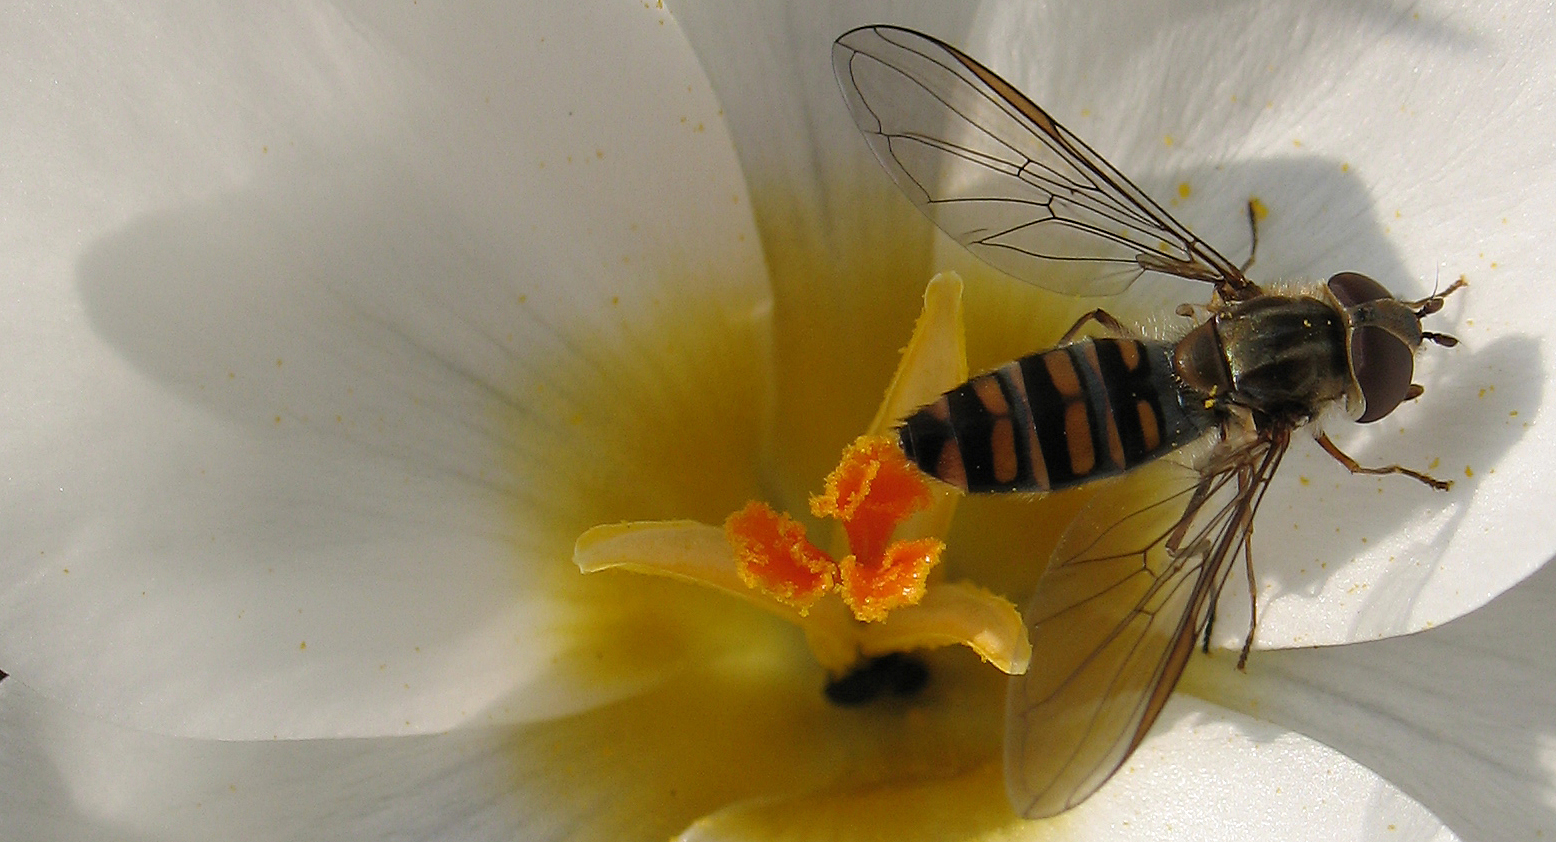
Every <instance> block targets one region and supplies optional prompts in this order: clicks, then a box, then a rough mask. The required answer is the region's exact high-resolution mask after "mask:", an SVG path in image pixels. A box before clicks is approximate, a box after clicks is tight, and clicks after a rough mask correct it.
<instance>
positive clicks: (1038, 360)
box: [898, 339, 1215, 492]
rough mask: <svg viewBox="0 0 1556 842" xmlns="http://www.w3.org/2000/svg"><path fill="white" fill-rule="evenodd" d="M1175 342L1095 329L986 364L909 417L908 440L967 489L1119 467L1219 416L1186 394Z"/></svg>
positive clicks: (1053, 481) (1048, 485) (1080, 478)
mask: <svg viewBox="0 0 1556 842" xmlns="http://www.w3.org/2000/svg"><path fill="white" fill-rule="evenodd" d="M1171 354H1172V346H1171V345H1166V344H1163V343H1156V342H1142V341H1138V340H1134V339H1088V340H1083V341H1080V342H1076V343H1074V344H1070V345H1065V346H1062V347H1059V348H1055V349H1053V350H1050V351H1044V352H1042V353H1038V354H1032V355H1030V356H1026V357H1022V358H1021V359H1019V360H1016V361H1014V362H1011V363H1007V364H1005V365H1004V366H1001V367H1000V368H998V369H995V370H994V371H991V372H988V373H987V374H980V375H978V376H977V377H974V378H973V379H971V380H969V381H968V382H966V383H964V384H962V385H961V386H958V387H957V388H955V389H952V390H951V391H949V392H947V393H945V394H944V395H943V396H941V398H940V399H939V400H937V401H936V402H934V403H932V404H930V405H928V406H926V407H923V408H922V409H920V410H918V411H917V412H915V413H913V414H912V415H910V416H908V418H907V419H906V420H904V421H903V423H902V426H901V427H900V428H899V431H898V434H899V436H900V439H901V443H902V449H903V451H904V452H906V453H907V454H908V457H909V458H910V459H912V460H913V461H914V462H915V463H917V464H918V465H919V467H921V468H923V469H924V470H925V471H927V472H928V473H930V474H933V475H934V476H936V477H939V478H940V479H941V480H943V481H945V482H948V483H950V484H952V485H955V486H958V487H960V488H964V489H966V490H968V491H974V492H986V491H1049V490H1052V489H1058V488H1067V487H1069V486H1072V485H1077V484H1079V483H1082V482H1086V481H1087V480H1091V479H1095V478H1097V477H1102V476H1107V475H1110V474H1117V473H1121V472H1123V471H1126V470H1128V469H1129V468H1132V467H1134V466H1135V465H1138V464H1140V463H1141V462H1145V461H1148V460H1150V459H1154V458H1156V457H1158V456H1161V455H1162V454H1164V453H1166V452H1168V451H1170V450H1173V449H1175V448H1178V447H1181V446H1183V445H1185V444H1187V443H1189V442H1190V441H1193V440H1194V439H1196V438H1199V437H1200V436H1201V435H1202V434H1203V433H1204V432H1205V431H1207V430H1209V429H1210V428H1211V427H1212V426H1214V424H1215V419H1214V418H1213V417H1212V416H1211V415H1210V413H1209V412H1208V411H1207V410H1206V409H1205V408H1204V406H1203V403H1202V402H1201V401H1199V400H1195V399H1190V400H1187V401H1185V400H1183V399H1181V395H1182V391H1181V387H1180V386H1179V385H1178V384H1177V383H1176V381H1174V379H1173V377H1172V374H1171V371H1172V368H1171Z"/></svg>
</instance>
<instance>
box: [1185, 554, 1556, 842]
mask: <svg viewBox="0 0 1556 842" xmlns="http://www.w3.org/2000/svg"><path fill="white" fill-rule="evenodd" d="M1553 600H1556V566H1553V565H1546V566H1545V567H1543V568H1541V569H1540V570H1538V571H1536V572H1535V573H1534V574H1533V575H1532V576H1530V577H1529V578H1528V579H1525V580H1524V581H1523V582H1520V583H1519V584H1518V585H1516V586H1515V587H1513V588H1512V589H1511V590H1509V591H1507V592H1505V593H1503V594H1501V595H1500V596H1498V597H1497V598H1495V599H1494V600H1492V601H1491V602H1490V603H1488V604H1487V605H1485V606H1484V607H1482V608H1480V609H1479V610H1477V611H1475V612H1473V613H1471V614H1469V615H1467V616H1464V617H1460V618H1459V619H1457V620H1454V621H1453V622H1452V623H1449V624H1447V625H1444V626H1440V627H1437V628H1433V629H1428V630H1426V631H1423V632H1418V633H1416V634H1413V635H1409V636H1405V637H1399V638H1393V639H1390V640H1380V641H1372V642H1366V643H1356V644H1351V645H1349V646H1343V647H1325V648H1316V649H1292V650H1286V651H1280V652H1260V653H1255V655H1254V656H1253V657H1252V658H1250V659H1249V662H1248V672H1247V674H1246V675H1243V674H1238V673H1236V672H1235V671H1233V670H1232V669H1230V668H1229V666H1228V662H1229V661H1230V660H1231V659H1227V658H1216V659H1207V658H1195V659H1193V660H1191V661H1190V671H1189V673H1188V674H1187V675H1186V677H1185V680H1184V686H1185V689H1188V690H1190V691H1191V692H1193V693H1195V694H1197V695H1202V696H1205V697H1206V698H1211V699H1215V700H1217V701H1219V702H1221V703H1223V704H1227V705H1230V706H1233V707H1236V708H1239V709H1242V710H1246V711H1248V712H1249V713H1251V714H1253V715H1255V716H1258V717H1260V718H1262V719H1267V720H1271V721H1273V722H1277V723H1280V724H1282V725H1284V726H1287V727H1290V728H1293V729H1296V730H1298V731H1301V732H1302V733H1305V734H1308V735H1311V736H1312V737H1314V738H1315V739H1318V740H1321V741H1323V742H1325V743H1327V744H1329V745H1331V746H1334V747H1335V748H1337V749H1339V750H1340V751H1343V752H1345V753H1346V754H1347V755H1349V756H1350V757H1352V758H1354V759H1356V760H1357V761H1358V762H1360V763H1363V764H1365V765H1367V766H1368V767H1370V768H1372V769H1373V770H1375V771H1377V772H1378V773H1379V774H1381V775H1383V776H1384V777H1386V778H1388V779H1389V780H1390V781H1392V782H1393V783H1394V784H1395V785H1396V786H1398V787H1399V788H1400V789H1401V790H1403V791H1404V792H1406V793H1408V794H1409V795H1411V796H1412V797H1414V798H1416V799H1418V800H1419V801H1420V802H1421V803H1422V804H1423V805H1425V806H1426V807H1428V808H1429V809H1431V810H1432V811H1433V812H1434V813H1436V814H1437V815H1438V816H1439V817H1440V818H1441V819H1442V820H1443V821H1444V822H1446V823H1447V824H1448V826H1450V827H1452V828H1453V829H1454V830H1456V831H1457V832H1458V833H1459V834H1460V835H1462V836H1464V838H1466V839H1510V840H1511V839H1533V838H1536V837H1537V836H1539V835H1541V834H1542V833H1544V834H1549V833H1550V832H1551V831H1552V830H1553V829H1556V750H1553V745H1552V738H1551V735H1552V734H1553V733H1556V720H1553V712H1552V707H1551V702H1550V700H1551V699H1552V698H1556V623H1553V620H1552V617H1551V611H1550V606H1551V605H1552V602H1553Z"/></svg>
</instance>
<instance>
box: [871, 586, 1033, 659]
mask: <svg viewBox="0 0 1556 842" xmlns="http://www.w3.org/2000/svg"><path fill="white" fill-rule="evenodd" d="M954 644H961V645H963V646H966V647H968V648H969V649H972V650H973V651H974V652H977V653H978V656H979V657H981V658H983V659H984V660H985V661H988V662H989V663H990V664H992V665H994V666H995V667H996V668H998V669H999V670H1001V671H1002V672H1006V673H1010V674H1012V675H1016V674H1020V673H1023V672H1026V669H1027V661H1028V660H1029V659H1030V658H1031V657H1032V644H1031V643H1029V642H1028V641H1027V629H1026V624H1025V623H1024V622H1022V620H1021V612H1019V611H1017V610H1016V606H1014V605H1012V604H1011V603H1010V601H1009V600H1007V599H1005V598H1003V597H1000V596H997V595H995V594H993V593H990V592H989V591H986V590H984V589H983V588H980V587H978V586H976V585H973V584H971V583H969V582H949V583H947V582H941V583H936V584H934V585H931V586H930V588H929V590H928V592H927V593H926V594H925V595H924V599H923V601H922V602H920V603H919V604H917V605H910V606H906V607H903V608H898V609H896V610H894V611H892V612H891V614H890V615H889V616H887V618H886V619H885V620H884V621H882V622H879V623H868V624H865V625H863V626H862V627H861V628H860V631H859V648H860V651H861V652H863V653H864V654H865V655H880V654H885V653H887V652H906V651H911V650H914V649H934V648H937V647H940V646H951V645H954Z"/></svg>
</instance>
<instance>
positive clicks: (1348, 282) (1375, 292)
mask: <svg viewBox="0 0 1556 842" xmlns="http://www.w3.org/2000/svg"><path fill="white" fill-rule="evenodd" d="M1329 291H1330V292H1331V293H1334V297H1335V298H1336V299H1338V300H1339V302H1340V306H1341V307H1344V308H1346V309H1350V308H1352V307H1355V306H1356V305H1358V304H1365V303H1367V302H1368V301H1377V300H1378V299H1380V298H1393V297H1394V295H1393V293H1391V292H1389V291H1388V290H1387V289H1385V288H1384V286H1383V285H1382V284H1380V283H1378V282H1377V281H1374V280H1373V279H1371V278H1369V277H1367V276H1366V275H1363V274H1360V273H1357V272H1341V273H1339V274H1338V275H1335V276H1334V277H1332V278H1330V279H1329Z"/></svg>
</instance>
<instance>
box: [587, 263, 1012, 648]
mask: <svg viewBox="0 0 1556 842" xmlns="http://www.w3.org/2000/svg"><path fill="white" fill-rule="evenodd" d="M961 294H962V282H961V280H960V279H959V278H957V277H956V276H955V275H951V274H944V275H940V276H937V277H936V278H935V279H933V280H932V281H930V283H929V286H928V288H927V289H926V290H925V293H924V310H923V312H922V313H921V314H920V316H919V319H918V322H917V323H916V324H915V326H914V330H913V336H912V338H911V339H910V340H909V343H908V346H907V347H906V348H905V349H904V350H903V354H902V361H901V363H900V364H899V366H898V369H897V372H896V374H895V375H894V376H893V378H892V382H891V385H890V386H889V387H888V389H887V391H886V396H885V400H884V401H883V403H882V406H881V408H880V410H879V411H878V412H877V414H876V417H875V420H874V421H873V422H872V424H871V425H870V429H869V430H867V431H866V433H865V435H863V436H860V437H859V438H858V439H856V440H855V441H854V442H853V443H852V444H850V445H848V446H847V447H846V448H845V449H844V451H843V456H842V458H841V460H840V461H839V463H838V465H837V467H836V468H835V469H834V470H833V471H832V472H831V473H830V474H829V475H828V476H827V477H826V478H825V479H824V481H823V490H822V492H821V493H820V494H818V495H815V496H813V497H811V498H810V501H809V508H810V514H811V515H813V516H814V517H816V518H823V519H831V520H835V521H836V522H837V525H838V526H840V527H841V532H842V539H843V540H839V541H833V542H830V543H829V544H828V545H829V546H832V547H833V550H834V551H832V552H828V551H827V550H824V549H822V548H821V547H820V546H818V545H817V543H815V542H813V541H812V540H811V538H810V537H809V536H808V535H807V530H806V527H805V525H804V524H802V523H801V522H800V521H799V520H797V519H796V518H794V517H793V516H791V515H790V514H788V513H786V512H784V511H781V510H780V509H779V508H775V507H774V506H772V505H770V504H768V503H766V502H763V501H751V502H748V503H746V504H745V505H744V506H742V507H741V508H740V509H738V510H736V511H735V512H734V513H733V514H731V515H730V516H729V517H728V518H726V519H725V521H724V524H723V525H722V527H720V526H712V525H707V524H702V523H696V522H693V521H651V522H632V523H618V524H606V525H602V526H596V527H594V528H593V529H590V530H588V531H586V532H585V533H584V534H583V535H581V536H580V537H579V538H578V542H577V544H576V545H575V547H574V554H573V558H574V562H575V563H576V564H577V565H578V567H579V569H580V570H582V571H583V572H585V573H592V572H595V571H599V570H605V569H611V568H616V569H623V570H629V571H632V572H636V573H647V574H651V575H658V576H670V577H673V578H678V579H682V580H685V581H689V582H694V583H697V584H700V585H703V586H707V587H712V588H716V589H718V590H721V591H723V592H725V593H728V594H730V595H732V596H736V597H739V598H741V599H743V600H745V601H747V602H750V603H752V604H754V605H756V606H758V607H760V608H762V609H764V610H766V611H769V612H771V613H774V614H776V615H778V616H780V617H782V618H784V619H786V620H788V621H790V622H792V623H794V624H795V625H797V626H799V627H800V628H801V629H802V630H803V631H804V633H805V639H806V642H807V643H808V644H809V646H810V649H811V652H812V653H813V654H814V656H815V658H816V660H817V661H818V662H819V663H820V664H821V666H822V667H823V668H825V669H826V670H827V671H828V672H830V673H831V674H833V675H834V676H840V675H845V674H847V673H849V672H850V671H851V670H853V669H855V668H857V667H858V666H859V665H861V664H864V663H867V662H869V661H870V660H872V659H876V658H880V657H882V656H888V655H897V654H900V653H904V652H909V651H913V650H917V649H929V648H936V647H940V646H947V645H953V644H960V645H964V646H967V647H969V648H971V649H972V650H973V651H974V652H976V653H977V654H978V655H979V656H980V657H982V658H983V659H984V660H985V661H987V662H989V663H990V664H992V665H994V666H995V667H996V668H998V669H1000V670H1002V671H1004V672H1007V673H1011V674H1016V673H1020V672H1023V671H1025V669H1026V666H1027V661H1028V659H1029V658H1030V655H1031V646H1030V644H1029V643H1028V641H1027V634H1026V626H1025V624H1024V623H1023V622H1022V620H1021V616H1020V613H1019V612H1018V611H1017V610H1016V608H1015V606H1014V605H1012V604H1011V603H1010V601H1009V600H1006V599H1004V598H1003V597H1001V596H999V595H997V594H994V593H991V592H989V591H987V590H985V589H983V588H980V587H978V586H976V585H973V584H971V583H968V582H946V581H943V579H941V578H939V577H936V578H935V579H934V580H933V581H932V580H931V575H930V574H931V572H932V571H934V570H936V569H937V565H938V564H939V562H940V560H941V554H942V552H943V551H944V550H945V549H946V546H945V543H944V542H943V541H942V540H941V536H943V535H944V534H945V533H946V531H947V530H948V529H949V527H950V523H951V517H952V514H953V513H954V510H955V506H956V500H957V495H956V493H955V492H954V491H953V490H952V489H951V488H950V487H949V486H943V485H940V484H938V483H932V482H931V481H930V479H929V478H928V477H927V476H926V475H925V474H923V473H922V472H921V471H919V470H918V468H916V467H915V466H914V465H913V464H912V463H910V462H909V461H908V459H907V457H906V456H905V455H904V454H903V453H902V450H901V449H900V448H899V447H898V445H897V443H896V440H895V438H894V437H893V436H891V435H889V434H888V431H889V430H890V429H891V428H892V427H894V426H895V424H896V423H897V421H898V419H900V418H902V417H903V416H905V415H906V414H908V413H909V412H911V411H912V410H914V409H916V408H917V407H919V406H922V405H923V404H925V403H928V402H930V401H931V400H933V399H934V398H936V397H938V396H939V395H940V394H941V393H942V392H944V391H945V390H947V389H950V388H952V387H953V386H955V385H957V384H958V383H961V382H962V381H963V380H965V379H966V378H967V363H966V350H965V338H964V335H963V328H962V309H961ZM823 543H827V542H823ZM845 547H846V551H845V549H844V548H845Z"/></svg>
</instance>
